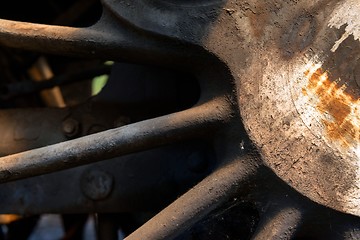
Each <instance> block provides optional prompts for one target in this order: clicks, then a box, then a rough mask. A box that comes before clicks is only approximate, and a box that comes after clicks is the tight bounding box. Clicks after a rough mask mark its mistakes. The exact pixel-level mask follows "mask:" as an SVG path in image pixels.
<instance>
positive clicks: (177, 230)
mask: <svg viewBox="0 0 360 240" xmlns="http://www.w3.org/2000/svg"><path fill="white" fill-rule="evenodd" d="M256 166H257V165H256V164H255V161H254V158H253V157H252V156H248V155H245V156H242V157H240V158H239V159H237V160H235V161H233V162H231V163H230V164H228V165H226V166H224V167H222V168H220V169H218V170H217V171H215V172H214V173H212V174H211V175H209V176H208V177H206V178H205V179H204V180H203V181H201V182H200V183H199V184H197V185H196V186H195V187H193V188H192V189H191V190H189V191H188V192H186V193H185V194H184V195H182V196H181V197H180V198H179V199H177V200H176V201H175V202H173V203H172V204H170V205H169V206H168V207H166V208H165V209H164V210H162V211H161V212H160V213H159V214H157V215H156V216H154V217H153V218H152V219H150V220H149V221H148V222H147V223H145V224H144V225H143V226H141V227H140V228H139V229H137V230H136V231H135V232H134V233H132V234H131V235H129V236H128V237H126V238H125V240H135V239H173V238H175V237H177V236H178V235H179V234H181V233H182V232H184V231H185V230H187V229H188V228H190V227H191V226H193V224H195V223H196V222H198V221H199V220H201V219H202V218H203V217H205V216H206V215H207V214H208V213H210V212H211V211H212V210H214V209H216V208H217V207H218V206H221V204H223V203H225V202H226V201H227V200H229V199H230V198H231V197H234V196H236V194H239V192H240V191H241V188H246V186H247V181H248V180H249V179H250V178H252V177H253V176H254V174H255V173H256V169H257V167H256Z"/></svg>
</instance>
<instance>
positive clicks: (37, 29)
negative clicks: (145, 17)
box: [0, 12, 194, 64]
mask: <svg viewBox="0 0 360 240" xmlns="http://www.w3.org/2000/svg"><path fill="white" fill-rule="evenodd" d="M0 45H2V46H7V47H13V48H20V49H25V50H30V51H37V52H40V53H54V54H58V55H71V56H80V57H97V58H98V57H100V58H103V59H105V60H118V61H120V60H124V61H130V62H139V63H152V64H155V63H167V62H170V63H171V62H173V61H174V60H177V61H179V58H178V57H180V58H182V57H183V56H184V52H186V51H185V49H184V48H183V47H181V46H180V45H179V44H178V43H176V44H174V43H171V42H169V41H165V40H161V39H153V37H151V36H150V35H144V34H139V33H138V32H137V31H134V30H133V29H129V26H123V25H121V24H119V21H118V20H116V19H113V18H112V17H110V16H109V14H106V12H105V13H104V14H103V16H102V17H101V19H100V20H99V21H98V22H97V23H96V24H94V25H93V26H91V27H86V28H75V27H66V26H55V25H46V24H37V23H28V22H19V21H12V20H5V19H0ZM192 55H193V56H192V57H194V52H192Z"/></svg>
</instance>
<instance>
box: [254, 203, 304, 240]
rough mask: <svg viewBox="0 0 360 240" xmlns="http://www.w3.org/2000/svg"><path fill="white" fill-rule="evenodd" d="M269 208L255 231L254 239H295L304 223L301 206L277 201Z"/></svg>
mask: <svg viewBox="0 0 360 240" xmlns="http://www.w3.org/2000/svg"><path fill="white" fill-rule="evenodd" d="M277 204H278V205H276V207H275V208H271V209H269V210H268V211H267V212H266V213H265V214H264V216H262V219H261V222H260V223H259V226H258V227H257V230H256V232H255V233H254V237H253V238H252V239H253V240H268V239H284V240H285V239H293V238H294V237H295V234H296V232H297V230H298V229H299V227H300V226H301V224H302V220H303V213H302V211H301V209H300V208H297V207H295V206H289V205H288V203H284V204H283V203H281V202H280V203H277Z"/></svg>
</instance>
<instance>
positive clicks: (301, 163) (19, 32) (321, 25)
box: [0, 0, 360, 235]
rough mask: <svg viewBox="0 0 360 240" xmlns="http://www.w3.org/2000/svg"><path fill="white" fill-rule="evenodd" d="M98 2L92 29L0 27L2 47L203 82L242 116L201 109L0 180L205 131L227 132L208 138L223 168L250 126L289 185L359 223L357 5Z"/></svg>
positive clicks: (113, 134) (205, 97)
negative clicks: (130, 65) (131, 65)
mask: <svg viewBox="0 0 360 240" xmlns="http://www.w3.org/2000/svg"><path fill="white" fill-rule="evenodd" d="M102 3H103V6H104V13H103V16H102V18H101V19H100V20H99V22H98V23H96V24H95V25H94V26H92V27H88V28H82V29H79V28H69V27H60V26H47V25H41V24H30V23H19V22H14V21H8V20H1V21H0V44H2V45H5V46H9V47H17V48H25V49H28V50H36V51H42V52H50V53H59V52H60V53H63V54H70V55H77V56H87V57H102V58H107V59H113V60H126V61H134V62H140V63H146V64H153V65H163V66H171V67H174V68H182V69H183V70H184V71H188V72H191V73H193V74H194V75H196V77H197V78H198V79H199V82H200V85H201V90H202V92H201V100H200V102H207V101H209V102H210V103H211V101H214V102H216V101H215V100H213V99H219V98H221V99H224V98H227V99H228V98H229V99H231V98H232V97H234V96H235V98H236V99H237V101H236V104H238V106H237V107H238V108H237V110H238V113H239V114H240V116H241V117H240V118H237V114H238V113H237V112H234V111H233V110H234V109H233V108H231V107H228V106H229V105H227V104H225V105H222V104H220V106H218V105H216V104H214V105H212V104H208V105H206V106H205V105H200V106H196V107H194V108H192V109H189V110H186V111H184V112H182V113H174V114H172V115H168V116H164V117H160V118H158V119H155V120H147V121H145V122H139V123H135V124H134V125H129V126H126V127H124V128H119V129H115V130H111V131H108V132H102V133H99V134H95V135H94V136H91V137H86V138H82V139H77V140H74V141H72V142H67V143H62V144H58V145H54V146H50V147H47V148H43V149H37V150H34V151H32V152H28V153H27V154H26V155H25V154H19V155H13V156H8V157H5V158H0V161H2V162H3V166H1V168H2V170H3V171H2V177H3V178H2V180H3V181H7V180H14V179H17V178H20V177H29V176H33V175H36V174H43V173H46V172H48V171H55V170H59V169H63V168H66V167H71V166H78V165H82V164H85V163H89V162H91V161H98V160H101V159H103V158H107V157H110V156H114V155H117V154H127V153H130V152H134V151H140V150H144V149H147V148H152V147H156V146H158V145H159V144H165V143H167V142H168V141H177V140H180V139H183V137H184V136H191V137H194V136H195V135H196V134H200V132H201V133H203V132H206V130H208V127H209V125H211V126H213V125H216V126H220V125H221V126H222V127H224V128H221V130H223V132H222V133H221V134H222V135H221V134H220V135H219V134H216V135H213V136H211V134H209V135H208V137H209V138H211V139H212V140H213V142H214V147H215V148H216V149H217V154H218V156H219V158H220V159H222V158H223V156H224V152H226V153H228V152H229V151H235V152H236V150H239V149H243V148H244V144H243V142H241V141H240V140H239V139H240V138H235V139H236V141H239V142H236V143H233V142H231V141H232V140H233V139H234V138H232V137H231V136H233V135H240V134H242V133H243V132H242V131H241V130H242V129H243V127H244V128H245V130H246V133H247V134H248V136H249V138H250V140H251V143H252V145H254V146H255V147H256V149H257V150H258V151H259V152H260V155H261V157H262V160H263V162H264V164H265V165H267V166H268V167H269V168H270V169H271V170H272V171H273V172H274V173H275V174H276V175H277V176H278V177H279V178H281V179H282V180H283V181H285V182H286V183H287V184H288V185H290V186H291V187H293V188H294V189H296V190H297V191H298V192H300V193H301V194H303V195H304V196H306V197H308V198H309V199H311V200H313V201H315V202H317V203H319V204H322V205H325V206H327V207H331V208H333V209H336V210H338V211H342V212H345V213H349V214H353V215H357V216H360V190H359V189H360V173H359V172H360V164H359V161H360V160H359V157H360V153H359V152H360V151H359V148H360V147H359V136H360V133H359V124H360V123H359V122H360V121H359V107H360V106H359V96H360V93H359V82H360V80H359V76H358V75H359V70H358V69H359V57H360V47H359V46H360V45H359V36H360V33H359V26H360V23H359V18H358V16H357V13H358V12H359V9H360V5H359V2H358V1H357V0H342V1H335V0H316V1H310V0H301V1H282V0H272V1H257V0H250V1H231V0H228V1H225V0H224V1H221V0H220V1H216V0H214V1H200V2H198V3H189V2H188V1H148V0H139V1H135V2H133V1H108V0H103V1H102ZM224 86H226V87H224ZM209 102H208V103H209ZM230 102H231V104H233V102H232V101H230ZM228 103H229V102H228ZM224 106H225V107H224ZM201 107H203V108H202V110H203V111H204V112H205V114H204V112H203V111H200V112H198V111H197V109H199V108H201ZM234 116H235V117H234ZM169 119H170V120H171V121H170V122H171V124H169V125H167V123H168V121H169ZM229 119H232V121H230V120H229ZM200 130H201V131H200ZM197 132H198V133H197ZM209 132H210V131H209ZM220 132H221V131H220ZM217 133H219V132H217ZM119 134H121V136H119ZM103 139H107V140H105V142H103V143H102V145H101V147H100V146H96V144H97V143H98V142H100V141H101V140H103ZM109 139H110V140H109ZM114 139H115V140H114ZM73 144H77V146H76V147H73ZM234 146H236V148H237V149H236V150H234V149H233V147H234ZM220 149H221V150H220ZM229 149H230V150H229ZM222 150H224V151H222ZM49 152H52V155H51V156H49V157H48V158H46V159H45V158H44V157H43V156H44V153H49ZM27 160H29V161H30V162H28V161H27ZM64 160H65V162H64ZM223 161H224V160H220V162H223ZM175 203H176V202H175ZM187 220H189V219H185V220H184V222H186V221H187ZM192 220H193V219H190V220H189V221H192ZM170 230H171V229H170ZM170 235H171V234H170Z"/></svg>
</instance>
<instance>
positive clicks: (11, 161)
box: [0, 98, 231, 182]
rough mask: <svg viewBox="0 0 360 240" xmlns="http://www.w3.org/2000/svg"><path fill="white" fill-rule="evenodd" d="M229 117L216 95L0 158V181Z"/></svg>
mask: <svg viewBox="0 0 360 240" xmlns="http://www.w3.org/2000/svg"><path fill="white" fill-rule="evenodd" d="M230 117H231V106H230V104H229V103H228V101H227V100H226V99H225V98H218V99H214V100H211V101H209V102H206V103H203V104H201V105H198V106H196V107H193V108H191V109H188V110H185V111H181V112H177V113H173V114H169V115H165V116H162V117H158V118H154V119H150V120H145V121H142V122H138V123H134V124H130V125H127V126H124V127H120V128H115V129H111V130H108V131H103V132H100V133H96V134H93V135H89V136H85V137H82V138H78V139H74V140H71V141H67V142H62V143H58V144H54V145H50V146H47V147H43V148H38V149H34V150H30V151H26V152H22V153H18V154H13V155H9V156H6V157H2V158H0V164H1V167H0V182H7V181H11V180H15V179H20V178H26V177H31V176H36V175H41V174H45V173H50V172H54V171H59V170H62V169H67V168H71V167H76V166H80V165H84V164H88V163H91V162H95V161H100V160H104V159H109V158H112V157H115V156H120V155H125V154H128V153H133V152H137V151H141V150H146V149H150V148H154V147H157V146H160V145H165V144H169V143H171V142H176V141H180V140H183V139H186V138H190V137H194V136H200V135H202V134H211V135H214V132H213V130H214V128H217V127H219V126H222V124H223V123H224V122H226V121H227V120H229V118H230Z"/></svg>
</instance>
